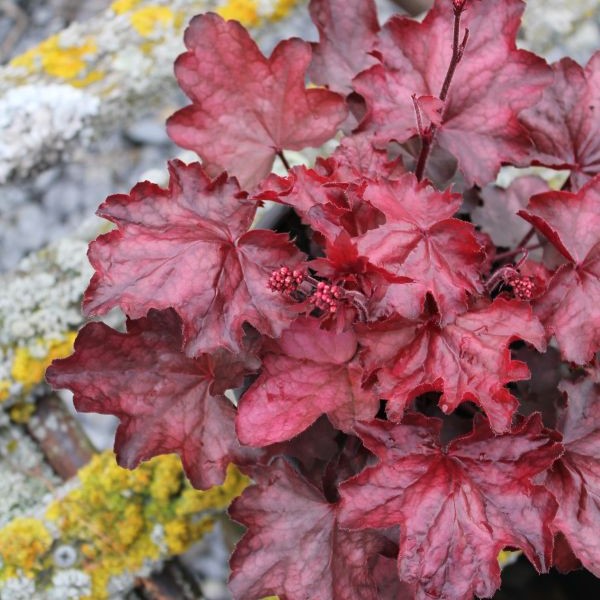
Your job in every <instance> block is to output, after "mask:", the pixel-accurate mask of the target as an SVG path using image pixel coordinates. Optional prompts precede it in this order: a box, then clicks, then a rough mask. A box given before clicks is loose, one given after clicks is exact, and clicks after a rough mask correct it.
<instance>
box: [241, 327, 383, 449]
mask: <svg viewBox="0 0 600 600" xmlns="http://www.w3.org/2000/svg"><path fill="white" fill-rule="evenodd" d="M356 350H357V341H356V336H355V334H354V333H353V332H352V331H346V332H342V333H336V332H335V331H327V330H325V329H321V328H320V322H319V320H318V319H315V318H312V317H306V318H302V319H298V320H296V321H295V322H294V323H293V324H292V325H291V326H290V328H289V329H287V330H286V331H284V332H283V334H282V335H281V338H280V339H279V340H277V341H276V342H273V343H272V344H271V352H269V353H267V354H266V355H265V356H264V358H263V368H262V370H261V373H260V375H259V377H258V379H257V380H256V381H255V382H254V383H253V384H252V385H251V386H250V388H249V389H248V390H247V391H246V392H245V393H244V395H243V396H242V398H241V399H240V403H239V408H238V416H237V422H236V427H237V433H238V436H239V438H240V440H241V441H242V442H243V443H244V444H248V445H251V446H266V445H268V444H274V443H276V442H281V441H283V440H289V439H291V438H292V437H294V436H295V435H297V434H299V433H300V432H301V431H304V430H305V429H306V428H307V427H308V426H309V425H311V424H312V423H313V422H314V421H316V420H317V419H318V418H319V417H320V416H321V415H322V414H327V416H328V417H329V418H330V420H331V421H332V422H333V423H334V425H335V426H336V427H337V428H338V429H342V430H344V431H352V430H353V427H354V424H355V422H356V421H364V420H370V419H372V418H373V417H374V416H375V414H376V413H377V410H378V408H379V399H378V398H377V397H376V396H374V394H373V392H372V391H369V390H364V389H362V387H361V381H362V374H363V372H362V369H361V367H360V365H359V364H358V362H357V361H356V360H354V361H353V360H352V359H353V357H354V355H355V354H356Z"/></svg>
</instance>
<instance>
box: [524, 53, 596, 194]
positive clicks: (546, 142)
mask: <svg viewBox="0 0 600 600" xmlns="http://www.w3.org/2000/svg"><path fill="white" fill-rule="evenodd" d="M552 69H553V71H554V83H552V85H550V86H548V87H547V88H546V89H545V91H544V95H543V96H542V98H541V99H540V101H539V102H538V103H537V104H535V105H534V106H532V107H531V108H529V109H527V110H525V111H523V112H522V113H521V114H520V115H519V119H520V121H521V123H523V124H524V125H525V126H526V127H527V129H528V131H529V134H530V136H531V137H532V139H533V142H534V144H535V150H533V151H532V154H531V157H532V159H533V160H534V161H535V162H536V163H537V164H542V165H546V166H549V167H555V168H563V169H571V176H570V179H569V181H570V182H571V185H572V186H573V188H574V189H579V188H580V187H581V186H582V185H583V184H584V183H586V182H587V181H588V180H589V179H590V178H591V177H593V176H594V175H596V174H598V173H600V116H599V115H600V52H596V54H594V55H593V56H592V58H590V60H589V62H588V64H587V65H586V67H585V69H584V68H582V67H580V66H579V65H578V64H577V63H576V62H575V61H573V60H571V59H570V58H563V59H562V60H561V61H559V62H557V63H554V64H553V65H552Z"/></svg>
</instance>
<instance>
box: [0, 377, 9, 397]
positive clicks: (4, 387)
mask: <svg viewBox="0 0 600 600" xmlns="http://www.w3.org/2000/svg"><path fill="white" fill-rule="evenodd" d="M10 386H11V382H10V381H9V380H8V379H0V402H4V400H6V399H7V398H8V397H9V396H10Z"/></svg>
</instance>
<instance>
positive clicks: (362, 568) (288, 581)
mask: <svg viewBox="0 0 600 600" xmlns="http://www.w3.org/2000/svg"><path fill="white" fill-rule="evenodd" d="M255 479H256V480H257V485H254V486H252V487H250V488H247V489H246V490H245V491H244V493H243V494H242V496H241V497H239V498H236V500H234V502H233V504H232V506H231V508H230V514H231V516H232V517H233V518H234V519H235V520H236V521H239V522H240V523H242V524H243V525H245V526H246V527H247V528H248V531H247V532H246V534H245V535H244V537H243V538H242V540H241V541H240V542H239V543H238V545H237V546H236V549H235V551H234V553H233V556H232V557H231V563H230V564H231V570H232V575H231V579H230V581H229V587H230V588H231V591H232V592H233V597H234V598H235V599H236V600H237V599H239V600H259V599H260V598H263V597H265V596H269V595H272V594H277V595H279V596H280V597H281V598H289V599H290V600H293V599H300V598H311V599H315V600H317V599H318V600H348V599H350V598H352V599H353V600H378V595H377V586H376V584H375V581H374V579H373V577H372V575H371V572H370V571H371V569H370V563H371V562H374V561H375V558H376V556H377V554H378V552H379V550H380V549H381V548H382V546H383V542H382V539H381V536H379V535H377V534H376V533H374V532H357V531H346V530H345V529H342V528H340V527H339V525H338V522H337V506H336V505H335V504H329V503H328V502H327V501H326V500H325V498H324V497H323V494H322V493H321V492H320V491H319V490H318V489H317V488H315V487H313V486H312V485H311V484H310V483H309V482H308V481H306V480H305V479H304V478H303V477H302V476H301V475H300V474H298V473H297V472H296V471H294V469H292V467H290V466H289V465H288V464H287V463H286V462H285V461H283V460H282V459H279V460H277V461H276V462H275V463H274V464H273V465H272V466H271V467H270V468H269V470H268V471H267V472H265V473H259V474H258V476H255Z"/></svg>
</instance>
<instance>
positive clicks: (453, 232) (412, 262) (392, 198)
mask: <svg viewBox="0 0 600 600" xmlns="http://www.w3.org/2000/svg"><path fill="white" fill-rule="evenodd" d="M364 198H365V200H367V201H368V202H370V203H371V204H372V205H373V206H374V207H375V208H377V209H379V210H380V211H381V212H382V213H383V214H384V215H385V217H386V222H385V223H384V224H383V225H381V226H379V227H378V228H376V229H372V230H370V231H367V232H366V233H364V234H363V235H361V236H360V237H359V238H358V241H357V245H358V250H359V252H360V254H361V255H363V256H367V257H368V258H369V261H370V262H372V263H373V264H375V265H377V266H379V267H382V268H383V269H385V270H387V271H389V272H390V273H391V274H392V275H395V276H401V277H409V278H410V279H413V280H414V282H415V283H414V284H411V285H410V286H407V287H406V290H405V292H406V293H407V294H408V293H411V294H413V295H414V296H415V299H416V301H417V302H418V303H419V304H420V305H421V307H422V306H423V303H424V301H425V296H426V294H427V293H431V294H432V295H433V297H434V299H435V301H436V303H437V305H438V307H439V309H440V312H441V314H442V317H443V318H444V319H445V320H448V319H451V318H452V316H453V315H455V314H457V313H460V312H462V311H463V310H464V309H465V308H466V305H467V296H468V294H476V293H478V292H480V291H481V290H482V285H481V282H480V278H479V268H480V266H481V264H482V262H483V258H484V255H483V251H482V248H481V246H480V245H479V243H478V242H477V239H476V237H475V229H474V227H473V226H472V225H471V224H470V223H465V222H464V221H460V220H459V219H454V218H452V215H453V214H454V213H455V212H456V211H457V210H458V207H459V206H460V201H461V197H460V195H459V194H451V193H450V192H449V191H447V190H446V191H445V192H438V191H437V190H435V189H434V188H433V187H432V186H430V185H429V184H428V183H427V182H418V181H417V178H416V177H415V176H414V175H413V174H412V173H407V174H405V175H403V176H402V177H400V178H399V179H396V180H387V181H386V180H380V181H377V182H371V183H369V185H368V187H367V189H366V190H365V192H364Z"/></svg>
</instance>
